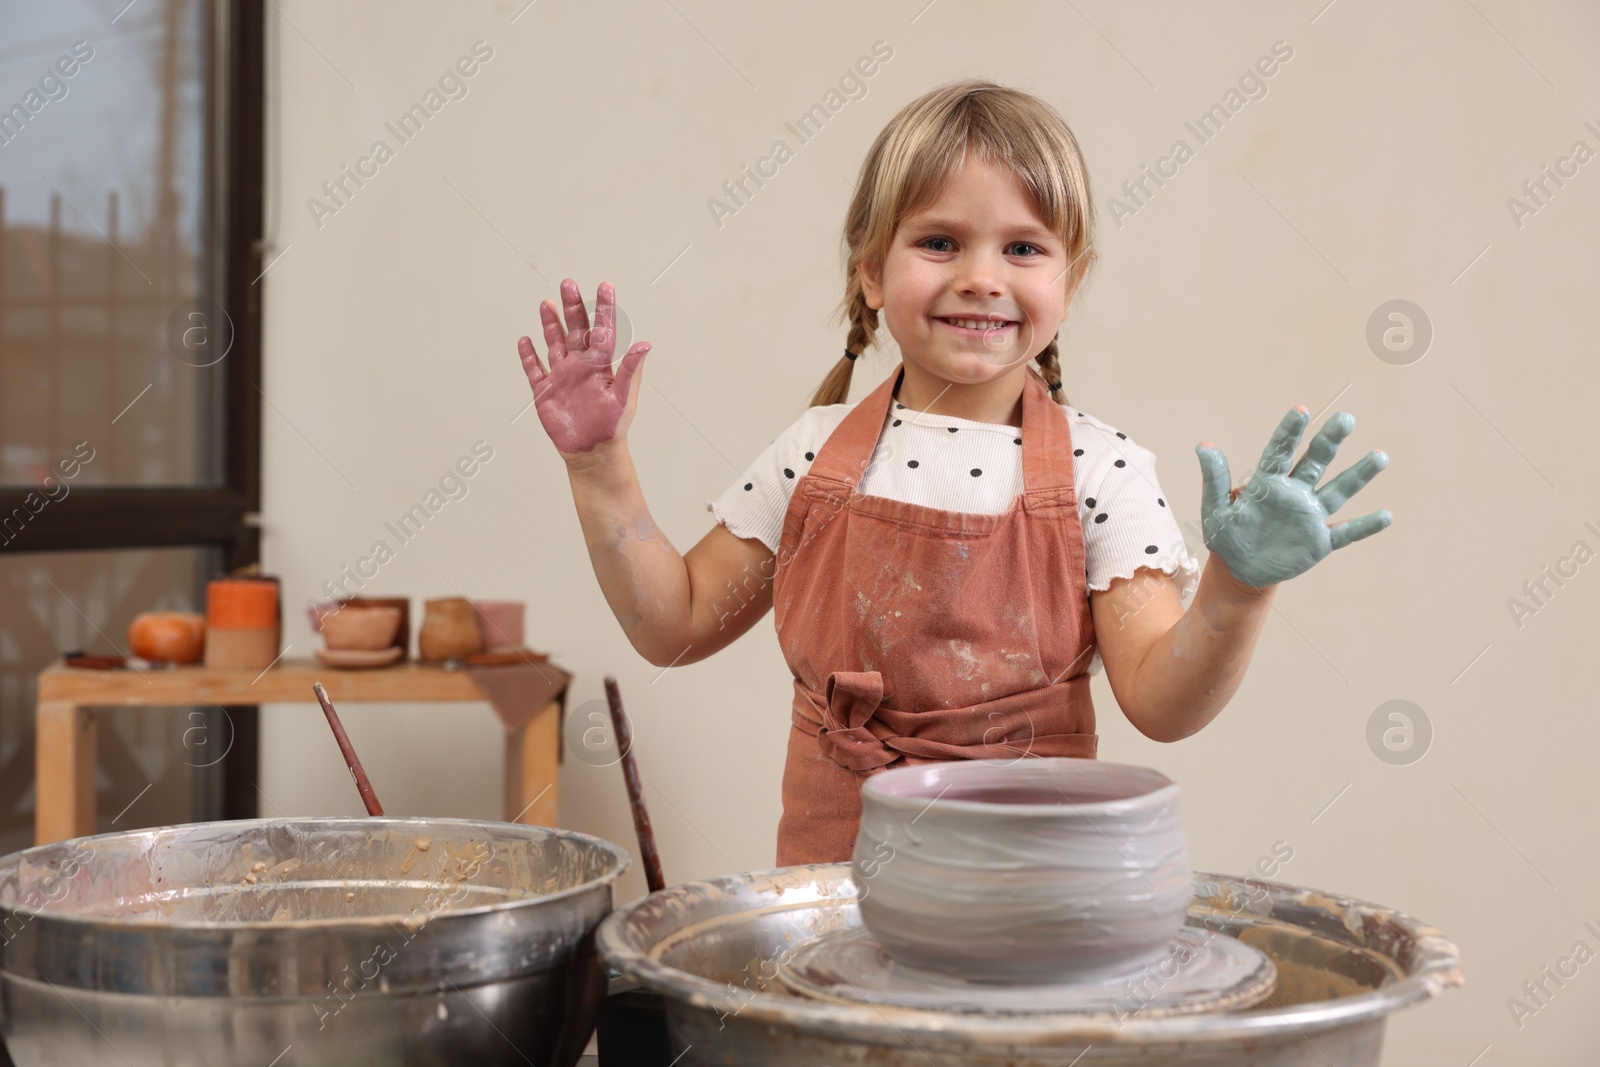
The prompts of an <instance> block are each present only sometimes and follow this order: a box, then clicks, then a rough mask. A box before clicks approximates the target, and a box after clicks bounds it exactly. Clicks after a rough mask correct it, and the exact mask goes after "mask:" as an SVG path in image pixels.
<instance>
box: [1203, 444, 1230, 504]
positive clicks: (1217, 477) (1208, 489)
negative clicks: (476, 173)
mask: <svg viewBox="0 0 1600 1067" xmlns="http://www.w3.org/2000/svg"><path fill="white" fill-rule="evenodd" d="M1194 451H1195V455H1197V456H1199V457H1200V519H1201V521H1202V522H1207V521H1209V520H1210V518H1211V516H1212V515H1214V514H1215V513H1216V512H1217V511H1219V510H1220V509H1221V508H1222V507H1223V505H1225V504H1227V503H1228V502H1229V500H1230V494H1229V493H1228V488H1229V486H1230V485H1231V484H1232V482H1230V481H1229V478H1228V457H1227V456H1224V455H1223V454H1222V450H1221V449H1220V448H1215V447H1208V446H1207V445H1205V444H1199V445H1196V446H1195V449H1194Z"/></svg>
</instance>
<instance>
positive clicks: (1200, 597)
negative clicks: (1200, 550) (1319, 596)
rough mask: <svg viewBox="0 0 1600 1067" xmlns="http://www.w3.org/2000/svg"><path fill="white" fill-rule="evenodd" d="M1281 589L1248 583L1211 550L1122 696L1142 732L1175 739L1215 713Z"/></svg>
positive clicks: (1247, 660)
mask: <svg viewBox="0 0 1600 1067" xmlns="http://www.w3.org/2000/svg"><path fill="white" fill-rule="evenodd" d="M1276 589H1277V586H1268V587H1266V588H1264V589H1257V588H1254V587H1253V586H1249V585H1246V584H1244V583H1243V582H1241V581H1239V580H1238V579H1237V578H1235V577H1234V576H1233V575H1232V574H1231V573H1230V572H1229V571H1228V567H1227V564H1226V563H1224V562H1223V560H1222V558H1221V557H1220V556H1217V555H1215V554H1212V555H1211V556H1209V557H1208V558H1207V560H1206V566H1205V570H1204V571H1203V572H1202V574H1201V576H1200V586H1199V588H1198V589H1197V590H1196V591H1195V596H1194V600H1193V601H1192V602H1191V603H1190V605H1189V610H1188V611H1186V612H1184V614H1183V617H1182V618H1180V619H1179V620H1178V621H1177V623H1176V624H1174V625H1173V626H1172V628H1171V629H1169V630H1167V632H1166V633H1165V634H1163V635H1162V636H1161V637H1160V638H1159V639H1157V640H1156V642H1155V643H1154V644H1153V645H1151V646H1150V651H1149V653H1148V654H1147V655H1146V656H1145V658H1144V661H1143V662H1142V663H1140V665H1139V668H1138V670H1137V671H1135V672H1134V675H1133V685H1132V687H1131V688H1132V692H1131V693H1130V694H1128V699H1126V700H1120V703H1121V704H1122V706H1123V711H1124V713H1125V714H1126V715H1127V716H1128V719H1129V720H1130V721H1131V722H1132V723H1133V724H1134V726H1136V727H1137V728H1138V729H1139V731H1140V732H1141V733H1143V734H1145V735H1146V736H1148V737H1151V738H1154V739H1155V740H1157V741H1177V740H1180V739H1182V738H1185V737H1188V736H1189V735H1190V734H1192V733H1194V732H1195V731H1197V730H1199V729H1200V728H1201V727H1203V726H1205V725H1206V724H1207V723H1208V722H1210V721H1211V720H1212V719H1214V718H1215V717H1216V716H1217V713H1218V712H1220V711H1221V710H1222V709H1223V708H1224V707H1225V706H1226V705H1227V703H1228V701H1229V700H1231V699H1232V698H1233V694H1234V691H1235V690H1237V689H1238V688H1239V683H1240V682H1241V681H1243V680H1244V672H1245V669H1246V668H1247V667H1249V665H1250V656H1251V654H1252V653H1253V652H1254V651H1255V645H1256V638H1257V637H1258V636H1259V635H1260V633H1261V627H1262V625H1263V624H1264V623H1265V622H1266V619H1267V613H1268V611H1270V610H1271V603H1272V596H1273V593H1274V592H1275V591H1276Z"/></svg>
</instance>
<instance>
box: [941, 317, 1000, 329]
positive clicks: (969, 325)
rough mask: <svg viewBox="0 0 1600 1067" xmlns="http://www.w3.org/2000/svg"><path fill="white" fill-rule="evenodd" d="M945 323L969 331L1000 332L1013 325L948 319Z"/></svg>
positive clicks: (987, 321) (985, 320)
mask: <svg viewBox="0 0 1600 1067" xmlns="http://www.w3.org/2000/svg"><path fill="white" fill-rule="evenodd" d="M945 321H946V322H948V323H950V324H951V325H953V326H961V327H964V328H966V329H968V330H999V329H1004V328H1005V327H1007V326H1009V325H1011V324H1010V323H1009V322H995V321H993V320H992V319H946V320H945Z"/></svg>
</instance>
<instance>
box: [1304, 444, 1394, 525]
mask: <svg viewBox="0 0 1600 1067" xmlns="http://www.w3.org/2000/svg"><path fill="white" fill-rule="evenodd" d="M1388 465H1389V453H1387V452H1381V451H1379V450H1377V449H1373V450H1372V451H1371V452H1368V453H1367V454H1366V455H1365V456H1363V457H1362V458H1361V459H1360V461H1359V462H1357V463H1355V464H1353V465H1352V466H1349V467H1346V468H1345V469H1344V470H1343V471H1340V472H1339V474H1338V475H1337V476H1336V477H1335V478H1334V479H1333V480H1332V481H1330V482H1329V483H1328V484H1327V485H1325V486H1323V487H1322V488H1321V489H1318V490H1317V501H1318V502H1319V503H1320V504H1321V505H1322V510H1323V511H1326V512H1327V513H1328V514H1329V515H1332V514H1333V513H1334V512H1336V511H1338V510H1339V509H1340V508H1342V507H1344V505H1345V501H1347V500H1349V499H1350V498H1351V497H1353V496H1355V495H1356V494H1357V493H1359V492H1360V491H1361V488H1362V486H1364V485H1366V484H1367V483H1368V482H1370V481H1372V479H1374V478H1376V477H1377V476H1378V472H1379V471H1381V470H1383V469H1384V468H1385V467H1387V466H1388Z"/></svg>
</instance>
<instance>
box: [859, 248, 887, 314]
mask: <svg viewBox="0 0 1600 1067" xmlns="http://www.w3.org/2000/svg"><path fill="white" fill-rule="evenodd" d="M856 273H857V274H858V275H860V277H861V293H862V295H863V296H865V297H866V298H867V307H869V308H872V309H873V310H874V311H881V310H882V309H883V271H882V269H881V266H880V264H879V263H878V262H877V261H875V260H862V261H861V262H860V263H857V264H856Z"/></svg>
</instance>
